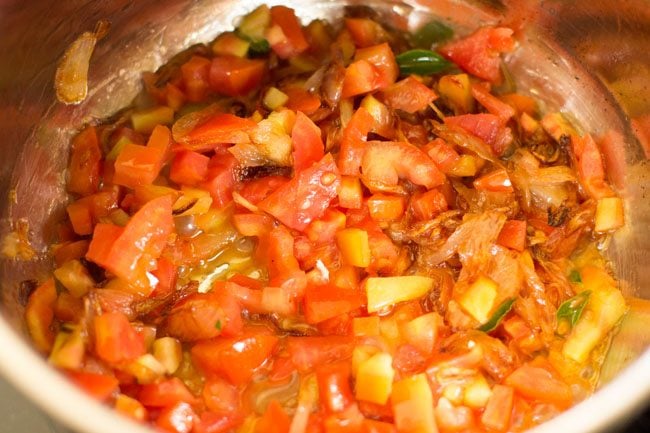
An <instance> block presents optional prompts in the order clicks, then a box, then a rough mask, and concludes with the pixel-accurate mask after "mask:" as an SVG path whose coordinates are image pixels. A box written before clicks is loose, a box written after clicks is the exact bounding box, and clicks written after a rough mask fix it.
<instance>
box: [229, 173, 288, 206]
mask: <svg viewBox="0 0 650 433" xmlns="http://www.w3.org/2000/svg"><path fill="white" fill-rule="evenodd" d="M287 182H289V179H287V178H286V177H283V176H265V177H261V178H259V179H253V180H249V181H246V182H243V183H241V184H239V185H238V186H239V189H238V191H237V192H239V194H241V196H242V197H244V198H245V199H246V200H248V201H249V202H251V203H253V204H257V203H259V202H261V201H262V200H264V199H265V198H266V197H268V196H269V195H270V194H271V193H272V192H273V191H275V190H276V189H278V188H279V187H280V186H282V185H284V184H285V183H287Z"/></svg>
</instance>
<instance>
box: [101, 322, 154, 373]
mask: <svg viewBox="0 0 650 433" xmlns="http://www.w3.org/2000/svg"><path fill="white" fill-rule="evenodd" d="M94 332H95V352H97V355H98V356H99V357H100V358H101V359H103V360H104V361H106V362H108V363H109V364H118V363H121V362H127V361H131V360H133V359H135V358H137V357H138V356H140V355H144V354H145V353H146V348H145V345H144V339H143V338H142V336H141V335H140V334H139V333H138V332H137V331H136V330H135V328H133V326H132V325H131V324H130V323H129V319H127V317H126V316H125V315H124V314H122V313H117V312H115V313H104V314H102V315H100V316H97V317H95V321H94Z"/></svg>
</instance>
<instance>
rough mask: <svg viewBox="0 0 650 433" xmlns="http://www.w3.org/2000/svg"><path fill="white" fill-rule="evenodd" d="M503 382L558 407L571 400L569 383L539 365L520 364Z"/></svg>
mask: <svg viewBox="0 0 650 433" xmlns="http://www.w3.org/2000/svg"><path fill="white" fill-rule="evenodd" d="M505 383H506V385H509V386H511V387H513V388H514V389H515V390H516V391H517V392H518V393H520V394H521V395H523V396H525V397H528V398H531V399H535V400H539V401H543V402H546V403H552V404H555V405H557V406H558V407H560V408H567V407H569V406H570V405H571V403H572V402H573V394H572V393H571V388H569V385H567V384H566V383H564V382H562V381H561V380H559V379H556V378H555V377H553V375H552V374H551V373H550V372H549V371H548V370H546V369H544V368H541V367H533V366H530V365H522V366H521V367H519V368H518V369H516V370H515V371H513V372H512V373H511V374H510V375H509V376H508V377H507V378H506V380H505Z"/></svg>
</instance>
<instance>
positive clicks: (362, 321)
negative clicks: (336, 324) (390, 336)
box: [352, 316, 379, 337]
mask: <svg viewBox="0 0 650 433" xmlns="http://www.w3.org/2000/svg"><path fill="white" fill-rule="evenodd" d="M352 332H353V333H354V335H355V336H357V337H363V336H375V335H379V317H378V316H368V317H355V318H354V319H352Z"/></svg>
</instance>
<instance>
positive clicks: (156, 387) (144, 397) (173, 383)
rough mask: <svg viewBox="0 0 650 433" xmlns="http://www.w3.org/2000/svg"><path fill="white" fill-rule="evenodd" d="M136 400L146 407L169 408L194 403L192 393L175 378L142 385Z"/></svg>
mask: <svg viewBox="0 0 650 433" xmlns="http://www.w3.org/2000/svg"><path fill="white" fill-rule="evenodd" d="M138 400H140V403H142V404H143V405H145V406H147V407H170V406H174V405H175V404H177V403H180V402H184V403H189V404H195V403H196V398H195V397H194V395H193V394H192V392H191V391H190V390H189V389H188V388H187V386H185V384H184V383H183V381H181V380H180V379H179V378H177V377H172V378H170V379H165V380H162V381H160V382H156V383H150V384H146V385H142V387H141V388H140V391H139V392H138Z"/></svg>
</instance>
